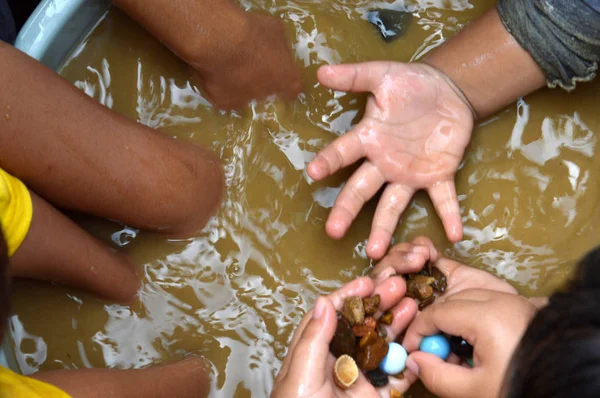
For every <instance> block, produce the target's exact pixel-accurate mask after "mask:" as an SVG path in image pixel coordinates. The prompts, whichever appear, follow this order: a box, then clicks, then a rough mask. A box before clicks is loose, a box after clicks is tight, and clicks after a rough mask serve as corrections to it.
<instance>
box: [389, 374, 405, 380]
mask: <svg viewBox="0 0 600 398" xmlns="http://www.w3.org/2000/svg"><path fill="white" fill-rule="evenodd" d="M392 377H393V378H395V379H398V380H404V372H400V373H398V374H395V375H392Z"/></svg>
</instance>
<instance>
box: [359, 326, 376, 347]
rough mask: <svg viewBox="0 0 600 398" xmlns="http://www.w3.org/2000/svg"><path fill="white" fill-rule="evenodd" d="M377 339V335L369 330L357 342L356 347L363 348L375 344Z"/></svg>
mask: <svg viewBox="0 0 600 398" xmlns="http://www.w3.org/2000/svg"><path fill="white" fill-rule="evenodd" d="M378 339H379V336H378V335H377V333H375V331H374V330H369V332H367V333H366V334H365V335H364V336H363V337H362V338H361V339H360V341H359V342H358V346H359V347H360V348H363V347H365V346H368V345H371V344H375V342H376V341H377V340H378Z"/></svg>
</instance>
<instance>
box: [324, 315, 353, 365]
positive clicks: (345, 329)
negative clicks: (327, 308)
mask: <svg viewBox="0 0 600 398" xmlns="http://www.w3.org/2000/svg"><path fill="white" fill-rule="evenodd" d="M355 346H356V337H354V333H352V326H350V323H349V322H348V321H347V320H346V318H344V317H343V316H340V314H338V322H337V327H336V329H335V335H334V336H333V339H332V340H331V343H330V344H329V351H330V352H331V353H332V354H333V356H335V357H336V358H339V357H341V356H342V355H350V356H353V355H354V347H355Z"/></svg>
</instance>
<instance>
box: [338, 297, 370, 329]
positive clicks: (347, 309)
mask: <svg viewBox="0 0 600 398" xmlns="http://www.w3.org/2000/svg"><path fill="white" fill-rule="evenodd" d="M342 315H343V316H344V317H345V318H346V319H347V320H348V322H350V325H360V324H361V323H363V321H364V320H365V307H364V306H363V301H362V297H358V296H352V297H347V298H346V300H344V308H342Z"/></svg>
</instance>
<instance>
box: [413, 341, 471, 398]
mask: <svg viewBox="0 0 600 398" xmlns="http://www.w3.org/2000/svg"><path fill="white" fill-rule="evenodd" d="M406 367H407V368H408V369H409V370H410V371H411V372H412V373H414V374H416V375H417V376H418V377H419V379H420V380H421V382H422V383H423V384H424V385H425V387H427V389H428V390H429V391H430V392H432V393H433V394H435V395H437V396H440V397H448V398H450V397H468V396H471V394H470V391H472V390H473V389H474V388H476V386H475V385H474V384H475V383H474V380H473V378H474V373H473V372H474V371H475V370H474V369H468V368H464V367H462V366H460V365H454V364H450V363H448V362H445V361H444V360H442V359H440V358H439V357H436V356H435V355H432V354H428V353H425V352H420V351H415V352H413V353H411V354H410V355H409V357H408V359H407V360H406Z"/></svg>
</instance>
